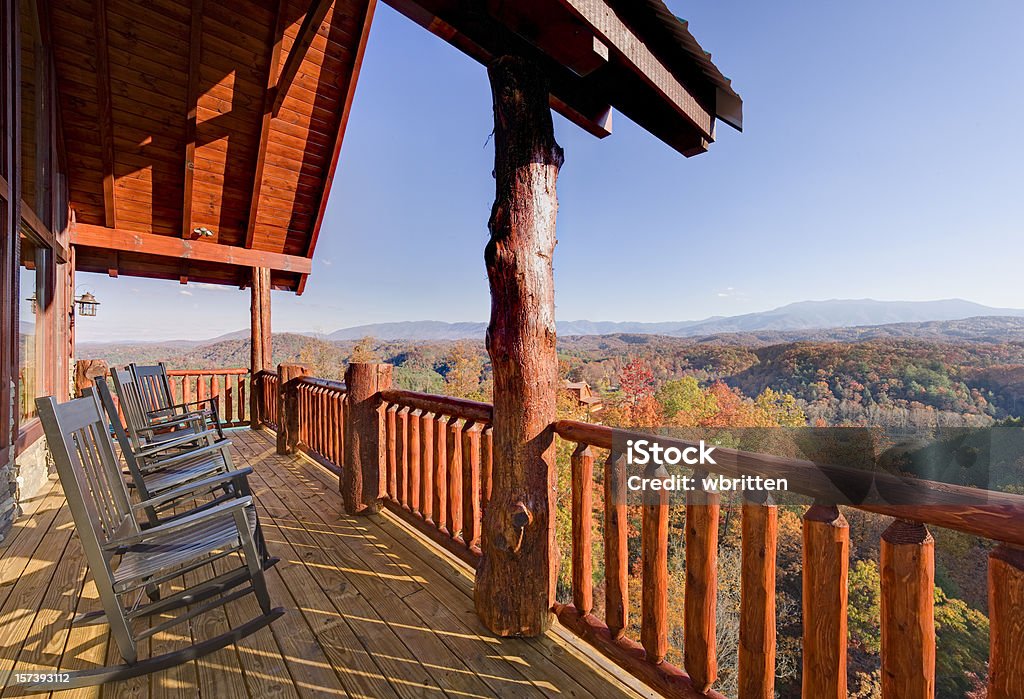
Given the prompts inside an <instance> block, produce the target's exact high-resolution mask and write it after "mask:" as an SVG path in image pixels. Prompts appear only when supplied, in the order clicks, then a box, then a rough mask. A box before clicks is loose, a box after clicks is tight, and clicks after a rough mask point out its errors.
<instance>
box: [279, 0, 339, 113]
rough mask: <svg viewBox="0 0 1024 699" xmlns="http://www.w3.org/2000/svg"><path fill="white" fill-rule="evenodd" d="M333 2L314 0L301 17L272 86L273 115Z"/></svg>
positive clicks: (329, 0) (331, 0)
mask: <svg viewBox="0 0 1024 699" xmlns="http://www.w3.org/2000/svg"><path fill="white" fill-rule="evenodd" d="M333 2H334V0H316V2H315V3H314V4H313V6H312V7H310V8H309V12H307V13H306V16H305V17H304V18H303V19H302V26H301V27H299V33H298V34H296V35H295V41H293V42H292V48H291V51H289V52H288V59H287V60H286V61H285V62H284V67H283V68H282V69H281V75H280V77H278V79H277V82H276V83H275V86H274V102H273V105H272V107H271V110H270V111H271V113H272V114H274V115H275V116H276V115H277V110H279V109H280V108H281V102H283V101H284V96H285V95H286V94H287V93H288V88H289V87H290V86H291V84H292V80H294V79H295V74H296V73H298V72H299V66H301V65H302V61H303V59H305V57H306V51H307V50H308V49H309V45H310V44H311V43H313V37H314V36H316V33H317V32H318V31H320V25H321V24H323V21H324V17H326V16H327V10H329V9H331V5H332V4H333Z"/></svg>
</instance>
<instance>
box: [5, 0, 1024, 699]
mask: <svg viewBox="0 0 1024 699" xmlns="http://www.w3.org/2000/svg"><path fill="white" fill-rule="evenodd" d="M386 2H388V4H389V5H390V6H392V7H393V8H394V9H396V10H397V11H399V12H400V13H402V14H403V15H405V16H406V17H408V18H409V19H410V20H411V21H413V22H415V23H417V24H418V25H420V26H422V27H423V28H425V29H427V30H428V31H430V32H431V33H432V34H434V35H436V36H437V37H438V38H439V39H440V40H443V41H446V42H448V43H450V44H451V45H453V46H455V47H456V48H458V49H459V50H461V51H462V52H463V53H465V54H466V56H467V57H468V58H470V59H473V60H475V61H477V62H479V63H480V64H481V66H482V67H481V69H482V70H484V69H486V71H487V73H488V77H489V79H490V83H491V86H492V92H493V109H494V117H495V134H494V144H495V167H494V173H493V175H494V178H495V183H496V195H495V203H494V207H493V210H492V215H491V217H490V221H489V222H488V227H489V231H490V239H489V241H488V243H487V246H486V250H485V263H486V269H487V274H488V280H489V284H490V290H491V295H492V315H491V320H490V324H489V327H488V331H487V344H488V351H489V353H490V355H491V359H492V365H493V368H494V379H495V394H494V403H493V405H491V404H483V403H475V402H472V401H465V400H457V399H451V398H446V397H443V396H432V395H425V394H418V393H411V392H408V391H399V390H395V389H393V388H392V387H391V373H390V367H388V366H386V365H376V364H353V365H351V366H350V367H349V369H348V372H347V374H346V381H345V382H344V383H341V382H333V381H327V380H323V379H319V378H317V377H313V376H309V375H308V371H307V370H306V369H305V368H304V367H301V366H296V365H283V366H279V367H273V366H271V360H270V357H271V352H270V350H271V347H270V344H271V301H270V299H271V292H272V291H274V292H276V293H297V294H301V293H302V292H303V290H304V288H305V285H306V283H307V280H308V277H309V274H310V271H311V269H312V265H311V260H312V258H313V255H314V254H315V251H316V244H317V240H318V238H319V236H320V234H321V227H322V222H323V217H324V210H325V206H326V203H327V199H328V196H329V194H330V191H331V187H332V181H333V178H334V174H335V172H336V170H337V167H338V166H339V163H340V160H341V148H342V143H343V140H344V136H345V127H346V123H347V120H348V116H349V114H350V111H351V109H352V108H353V104H354V101H353V100H354V95H355V90H356V86H357V80H358V76H359V70H360V66H361V63H362V60H363V55H364V52H365V48H366V42H367V37H368V32H369V29H370V26H371V24H372V21H373V16H374V11H375V8H376V0H310V1H306V2H303V1H302V0H230V2H212V1H211V0H153V1H152V2H146V3H141V2H131V1H130V0H0V18H2V31H0V42H2V43H0V50H2V52H3V61H2V62H0V122H2V126H3V129H2V131H3V134H4V136H3V141H2V144H0V220H2V222H3V223H2V225H3V236H2V239H0V323H2V326H3V333H2V335H0V338H2V340H0V483H2V485H0V537H3V538H4V541H3V542H0V546H3V549H0V551H2V555H3V558H2V559H0V639H2V641H3V645H2V646H0V678H2V682H4V683H6V682H8V680H9V678H10V675H11V673H12V672H13V671H14V670H15V669H17V668H25V667H34V668H36V669H39V670H44V669H51V670H52V669H54V668H57V667H81V666H83V665H84V666H88V665H89V664H90V663H94V664H102V662H103V661H104V656H105V654H106V652H107V648H108V645H109V642H108V639H106V637H105V636H104V634H103V632H102V628H100V629H99V630H97V627H95V626H93V627H87V628H86V629H85V630H83V629H81V628H78V627H75V626H73V625H72V624H71V623H70V622H71V618H72V617H73V616H74V614H75V612H76V611H77V612H79V613H81V612H83V611H87V610H88V607H89V605H90V597H89V594H87V591H88V578H87V577H86V575H85V572H84V569H83V564H82V560H81V556H80V555H76V547H75V544H74V540H73V539H72V538H71V535H70V532H69V531H68V528H67V526H65V524H66V523H67V521H68V519H67V514H66V509H67V508H66V505H65V504H64V502H63V499H62V496H61V492H60V487H59V484H58V483H56V481H55V480H54V479H53V478H52V476H51V474H50V473H49V467H48V463H47V452H46V444H45V441H44V440H43V439H42V431H41V429H40V427H39V421H38V420H37V419H36V416H35V414H34V409H33V400H32V399H33V398H35V397H36V396H43V395H55V396H57V397H58V399H60V400H63V399H66V398H68V397H69V396H70V395H71V394H72V393H73V392H74V391H75V390H77V389H78V388H80V387H81V386H83V385H85V384H87V383H88V382H89V381H91V380H94V379H96V378H99V377H101V376H102V368H98V367H97V366H95V365H89V364H80V365H78V366H77V367H75V366H74V365H73V361H72V360H73V358H74V356H75V355H74V333H75V322H76V283H75V275H76V272H94V273H97V272H98V273H102V274H109V275H111V276H114V277H117V276H142V277H150V278H157V279H165V280H170V283H180V284H188V283H190V282H202V283H206V284H219V285H227V286H236V287H239V288H240V289H247V290H248V293H249V294H250V298H251V310H252V314H251V361H250V366H248V367H242V368H225V369H223V370H209V371H202V372H177V373H176V375H175V377H174V379H175V382H176V383H175V386H176V391H178V392H179V394H178V395H179V396H180V397H182V398H183V399H185V400H190V399H192V398H193V397H198V398H203V397H206V396H207V395H219V396H221V398H222V399H223V400H222V401H221V410H223V411H224V416H223V417H224V418H225V423H226V424H229V425H233V426H235V427H239V428H241V427H249V428H252V429H245V430H242V429H239V430H237V431H235V432H234V433H233V440H234V442H235V447H234V448H235V450H236V452H237V457H238V459H239V460H240V461H241V462H244V463H248V464H250V465H252V466H253V467H254V469H255V471H256V474H257V475H258V479H257V483H256V486H255V491H256V494H257V497H258V499H259V501H260V506H261V508H263V509H264V514H265V515H266V522H267V524H266V526H267V529H268V539H270V540H271V543H272V545H274V546H276V547H279V548H280V549H281V551H282V554H281V555H282V557H283V558H284V559H285V560H286V562H287V564H286V565H283V566H281V567H280V569H279V570H278V571H275V573H274V575H273V577H272V582H273V584H274V594H275V595H279V596H281V597H282V598H284V599H285V600H286V601H287V604H288V605H289V609H290V612H291V613H290V614H288V615H286V616H285V617H284V618H283V619H281V620H280V621H278V622H277V623H276V624H275V626H274V629H273V632H272V633H271V631H270V630H267V631H266V632H261V633H260V634H259V635H257V636H254V637H253V639H252V640H251V641H247V642H246V643H239V644H238V647H237V648H234V649H232V650H231V652H230V653H227V655H224V656H218V657H213V658H212V659H211V660H210V661H206V660H204V661H203V662H195V663H192V664H189V665H188V666H185V667H183V668H180V669H178V670H175V671H171V670H168V671H165V672H163V673H158V674H157V675H154V676H153V677H152V678H147V679H145V680H142V681H140V683H139V684H137V685H135V686H132V687H116V688H104V689H103V690H102V691H103V693H107V691H108V690H109V691H115V692H121V691H131V692H134V693H136V694H140V695H147V696H155V695H163V694H166V693H168V692H169V691H177V690H181V689H182V688H184V690H185V691H186V692H188V693H193V692H195V693H202V694H204V695H210V696H222V695H223V696H228V695H231V696H263V695H265V694H267V693H275V694H282V695H287V696H306V695H311V694H317V695H334V696H374V697H383V696H421V695H431V694H438V695H445V694H452V693H456V694H470V695H475V696H512V695H515V696H518V695H520V694H527V695H537V696H551V695H554V694H559V695H569V696H608V697H618V696H624V697H625V696H628V697H636V696H670V697H699V696H704V697H721V696H723V695H722V694H720V693H719V692H718V690H717V689H716V688H715V682H716V677H717V672H718V668H717V653H716V638H715V634H716V632H715V600H716V593H717V581H716V546H717V531H718V518H719V503H718V501H717V496H715V495H713V494H709V493H695V494H693V495H692V496H691V498H690V499H689V501H688V502H687V506H686V507H687V531H686V550H687V556H688V574H687V579H686V598H685V603H686V610H685V616H686V624H685V639H684V647H683V648H681V649H679V650H681V651H682V654H681V657H682V662H681V667H677V666H676V665H674V664H672V663H670V662H669V661H668V660H667V659H666V656H667V655H668V654H669V637H668V623H667V603H668V600H667V594H668V593H667V550H668V536H669V533H668V526H667V522H668V519H667V517H668V515H667V511H668V509H667V508H668V505H667V501H665V500H655V501H653V502H648V503H645V504H644V507H643V521H642V532H641V544H642V557H641V566H640V567H641V569H642V570H641V575H642V586H643V595H642V601H641V603H640V608H639V609H631V608H630V604H631V600H630V596H629V593H628V588H629V585H630V584H631V583H630V580H629V577H630V576H629V572H630V571H629V563H628V561H629V550H628V531H627V522H626V512H625V504H624V497H623V489H624V487H625V486H624V475H625V471H624V465H623V461H622V458H621V455H619V454H616V453H615V450H614V442H615V440H614V439H613V430H611V429H610V428H607V427H603V426H600V425H590V424H586V423H579V422H573V421H561V422H556V420H555V417H556V416H555V398H556V393H557V391H558V390H559V388H560V385H559V382H558V377H557V357H556V355H555V346H554V342H555V332H554V288H553V279H552V269H551V259H552V253H553V250H554V244H555V240H554V230H555V212H556V211H557V198H556V194H555V190H556V184H557V178H558V171H559V167H560V166H561V164H562V162H563V158H564V157H565V155H564V154H563V152H562V149H561V148H560V147H559V146H558V144H557V143H556V142H555V140H554V135H553V131H552V121H551V111H552V110H554V111H557V112H558V113H560V114H562V115H564V116H565V117H566V118H568V119H569V120H570V121H571V122H573V123H574V124H576V125H577V126H579V127H580V128H583V129H584V130H586V131H587V132H589V133H591V134H593V135H594V136H596V137H598V138H604V137H607V136H609V135H610V134H611V133H612V113H613V109H616V110H619V111H620V112H621V113H622V114H623V115H625V116H626V117H628V118H629V119H631V120H632V121H634V122H635V123H637V124H638V125H640V126H641V127H642V128H644V129H646V130H647V131H649V132H650V133H651V134H653V135H654V136H656V137H657V138H658V139H660V140H661V141H662V142H664V143H665V145H666V146H667V147H669V148H671V149H673V150H675V151H677V152H678V153H680V154H681V155H683V156H686V157H690V156H695V155H698V154H701V153H704V152H706V151H707V150H708V149H709V147H710V145H711V144H712V143H713V141H714V139H715V129H716V125H717V122H718V121H723V122H725V123H726V124H727V125H729V126H731V127H734V128H737V129H739V128H741V127H742V101H741V99H740V97H739V95H738V94H737V93H736V91H735V90H734V89H733V88H732V86H731V83H730V81H729V80H728V79H727V78H725V77H724V76H723V75H722V74H721V72H720V71H719V70H718V69H717V68H716V67H715V65H714V64H713V63H712V61H711V58H710V54H708V53H706V52H705V51H704V50H703V49H702V47H701V46H700V45H699V44H698V43H697V41H696V40H695V39H694V37H693V35H692V34H691V33H690V31H689V28H688V26H687V24H686V23H685V22H684V21H682V20H680V19H678V18H677V17H675V16H674V15H673V14H672V13H671V12H670V11H669V10H668V8H667V7H666V6H665V4H664V3H663V2H662V0H524V1H521V2H515V3H502V2H494V1H491V0H481V1H479V2H469V1H466V0H386ZM569 157H571V154H570V155H569ZM487 174H488V173H481V176H482V177H486V176H487ZM324 233H325V235H330V234H332V232H330V231H325V232H324ZM535 249H541V250H543V251H544V252H545V254H544V255H533V254H531V253H530V251H531V250H535ZM76 369H77V370H76ZM270 433H273V435H274V436H273V437H268V436H267V435H268V434H270ZM558 439H560V440H565V441H567V442H569V443H571V444H573V445H574V449H575V450H574V452H573V455H572V482H571V485H570V487H571V491H572V492H571V496H572V497H571V500H572V512H571V517H572V548H571V550H570V551H564V552H559V551H558V547H557V545H556V543H555V537H554V519H555V517H554V515H555V500H554V497H553V493H554V489H555V486H556V484H555V463H554V444H555V440H558ZM780 473H781V474H783V475H785V476H787V477H788V478H789V479H790V481H791V482H793V483H796V484H797V489H798V492H800V493H802V494H803V495H806V496H807V497H808V498H809V499H811V500H812V501H815V500H818V501H820V502H819V504H816V505H814V506H813V507H810V508H809V509H808V510H807V512H806V515H805V517H804V553H803V555H804V569H805V570H806V571H808V574H807V575H806V576H805V578H804V599H803V617H804V627H805V632H804V642H803V661H802V662H803V665H802V670H801V676H802V683H803V696H804V697H808V698H811V699H822V698H834V699H845V697H846V696H847V686H846V681H847V680H846V676H847V672H846V650H847V632H846V584H845V582H846V576H847V570H848V565H849V561H848V551H849V527H848V525H847V522H846V520H845V518H844V517H843V514H842V512H841V511H840V509H839V508H838V507H836V506H835V505H833V504H829V503H828V502H827V500H826V498H827V494H828V491H829V488H830V487H832V486H833V485H834V482H835V479H840V480H842V479H848V478H853V476H851V475H850V474H848V473H846V472H844V471H842V470H841V469H840V470H837V471H834V472H828V473H826V474H824V475H823V474H822V471H821V470H820V469H818V468H817V467H816V465H815V464H808V463H802V462H794V461H792V460H788V461H787V460H772V458H770V457H764V456H763V455H756V454H742V453H740V454H738V455H737V456H736V460H735V461H734V462H730V465H729V466H728V467H727V468H725V467H724V475H728V476H738V475H743V474H746V475H749V474H755V475H758V474H760V475H764V476H766V477H767V476H772V475H779V474H780ZM922 487H923V488H924V490H923V491H922V492H918V491H915V496H919V497H920V498H924V499H923V500H918V501H917V502H925V503H926V506H920V505H918V506H914V507H911V506H909V505H907V504H905V503H904V504H902V505H892V504H885V503H883V504H874V505H864V506H863V507H862V509H867V510H869V511H872V512H876V513H879V514H883V515H886V516H891V517H892V518H893V524H892V526H891V527H890V528H889V530H887V531H886V534H885V535H884V536H883V539H882V543H881V546H882V593H883V604H882V626H883V628H882V682H883V696H887V697H889V696H891V697H900V698H901V699H910V698H918V697H920V698H922V699H923V698H925V697H932V696H934V692H935V628H934V618H933V608H932V604H933V601H932V593H931V589H932V585H933V580H934V557H933V553H932V547H933V540H932V538H931V536H930V534H929V532H928V526H937V527H948V528H951V529H955V530H958V531H962V532H966V533H969V534H973V535H978V536H983V537H986V538H988V539H991V540H993V541H994V542H996V543H995V544H994V547H993V550H992V554H991V561H990V572H989V575H990V583H989V587H990V610H991V615H992V626H991V632H990V637H991V657H990V676H989V690H990V696H991V697H995V698H998V699H1011V698H1016V699H1020V697H1024V658H1022V656H1021V654H1022V652H1024V651H1022V649H1024V626H1022V624H1021V619H1024V554H1022V553H1021V551H1022V549H1021V547H1022V546H1024V506H1022V504H1021V500H1020V498H1019V497H1016V496H1003V495H998V496H993V495H992V494H981V493H974V492H962V493H956V497H953V496H952V495H950V493H949V489H948V488H939V487H935V488H931V487H930V486H928V485H927V484H926V485H924V486H922ZM595 488H600V489H603V495H604V497H603V503H604V504H603V507H604V511H603V512H602V513H600V522H601V527H600V528H599V529H597V528H595V517H594V515H595V513H594V505H593V502H594V495H595V493H594V491H595ZM742 525H743V544H742V545H743V579H742V598H743V601H742V610H741V629H740V641H739V643H740V648H739V668H738V673H739V678H740V679H739V696H742V697H763V698H765V699H767V698H769V697H773V696H774V684H775V627H776V619H775V541H776V530H777V508H776V506H775V504H774V503H773V502H771V501H770V500H765V499H760V500H759V499H756V498H751V499H749V500H748V501H747V502H745V504H744V505H743V510H742ZM595 533H597V534H598V535H599V536H601V537H602V539H603V541H602V544H603V545H602V549H603V552H604V554H603V555H604V571H605V579H604V581H603V583H604V584H603V585H601V588H603V597H604V599H603V600H602V601H601V603H600V604H597V605H595V581H594V575H593V571H592V564H593V560H592V559H593V555H592V552H593V547H594V544H595V542H594V541H593V539H594V536H595ZM562 556H565V558H566V559H567V560H568V562H569V565H570V567H571V572H572V590H571V598H572V599H571V602H559V601H557V600H556V598H555V580H556V575H557V571H558V568H559V565H560V560H561V557H562ZM633 584H636V582H635V581H634V583H633ZM631 619H633V620H636V619H639V620H640V629H641V630H640V633H639V634H638V637H637V638H634V637H632V635H631V634H630V633H629V632H628V629H629V627H630V623H631ZM173 642H174V641H173V638H169V637H168V638H164V637H163V636H160V637H155V638H154V639H153V641H152V644H153V648H154V651H155V650H156V648H157V646H162V645H165V644H172V643H173ZM225 652H227V651H225ZM99 691H100V690H97V692H99Z"/></svg>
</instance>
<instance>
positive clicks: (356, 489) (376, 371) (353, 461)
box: [340, 362, 419, 515]
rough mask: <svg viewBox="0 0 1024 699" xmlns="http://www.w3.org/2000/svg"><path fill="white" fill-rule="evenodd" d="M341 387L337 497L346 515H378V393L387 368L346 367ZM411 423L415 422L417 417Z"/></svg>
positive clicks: (387, 383) (387, 380)
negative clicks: (342, 420)
mask: <svg viewBox="0 0 1024 699" xmlns="http://www.w3.org/2000/svg"><path fill="white" fill-rule="evenodd" d="M345 386H346V388H347V393H346V396H345V409H344V412H345V420H346V424H345V465H344V468H343V469H342V471H341V474H342V475H341V483H340V485H341V496H342V499H343V500H344V501H345V512H347V513H348V514H350V515H354V514H374V513H376V512H379V511H380V498H381V496H382V495H383V494H384V492H385V488H384V482H383V480H382V479H381V474H382V473H384V471H382V470H381V464H382V463H385V455H384V448H385V446H386V441H385V439H384V435H383V430H384V420H383V409H382V405H381V402H380V392H381V391H384V390H387V389H389V388H391V365H390V364H373V363H363V362H356V363H353V364H349V365H348V369H346V370H345ZM415 419H416V420H417V421H418V419H419V416H417V417H416V418H415ZM417 458H418V454H417Z"/></svg>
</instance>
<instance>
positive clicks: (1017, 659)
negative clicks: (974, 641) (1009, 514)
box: [988, 544, 1024, 699]
mask: <svg viewBox="0 0 1024 699" xmlns="http://www.w3.org/2000/svg"><path fill="white" fill-rule="evenodd" d="M988 613H989V620H990V624H991V626H990V627H989V646H990V650H989V665H988V667H989V670H988V696H989V699H1010V698H1011V697H1020V696H1024V549H1021V548H1019V547H1017V546H1011V545H1010V544H999V546H996V547H995V548H994V549H993V550H992V553H990V554H989V557H988Z"/></svg>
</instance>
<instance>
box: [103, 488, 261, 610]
mask: <svg viewBox="0 0 1024 699" xmlns="http://www.w3.org/2000/svg"><path fill="white" fill-rule="evenodd" d="M245 517H246V520H247V521H248V524H249V531H250V532H252V533H255V531H256V508H255V507H247V508H246V509H245ZM168 539H169V540H168V541H146V542H143V543H140V544H135V545H133V546H131V547H129V548H128V550H127V551H125V552H124V553H123V554H122V555H121V560H120V563H119V564H118V566H117V569H116V570H115V571H114V591H115V592H119V593H120V592H125V591H126V590H130V589H132V588H135V587H138V582H139V581H140V580H141V579H143V578H147V577H150V576H153V575H156V574H157V573H160V572H164V571H171V570H173V569H175V568H178V567H182V566H185V565H187V564H189V563H192V562H194V561H197V560H199V559H200V558H202V557H204V556H207V555H209V554H211V553H214V552H216V551H220V550H223V549H229V548H237V547H238V546H239V545H240V542H239V539H238V529H237V527H236V526H235V518H234V516H232V515H231V514H230V513H226V514H224V515H222V516H220V517H216V518H215V519H212V520H210V521H208V522H203V523H201V524H196V525H195V526H192V527H188V528H185V529H182V530H180V531H176V532H174V533H173V534H172V535H170V536H169V537H168Z"/></svg>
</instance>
